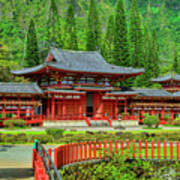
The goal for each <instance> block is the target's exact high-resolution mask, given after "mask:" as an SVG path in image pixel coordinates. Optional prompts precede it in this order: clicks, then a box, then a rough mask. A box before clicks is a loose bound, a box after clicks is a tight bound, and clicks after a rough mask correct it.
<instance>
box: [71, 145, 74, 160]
mask: <svg viewBox="0 0 180 180" xmlns="http://www.w3.org/2000/svg"><path fill="white" fill-rule="evenodd" d="M71 147H72V157H71V159H72V160H71V163H73V162H74V153H75V152H74V143H73V144H72V145H71Z"/></svg>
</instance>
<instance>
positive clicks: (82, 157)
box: [54, 140, 180, 168]
mask: <svg viewBox="0 0 180 180" xmlns="http://www.w3.org/2000/svg"><path fill="white" fill-rule="evenodd" d="M179 150H180V149H179V142H178V141H177V142H172V141H170V142H167V141H164V142H160V141H158V142H154V141H151V142H148V141H145V142H143V141H138V142H136V141H129V140H127V141H115V142H113V141H103V142H101V141H99V142H96V141H94V142H91V141H89V142H80V143H73V144H65V145H61V146H59V147H57V148H55V149H54V163H55V166H56V167H57V168H61V167H62V166H64V165H69V164H71V163H76V162H82V161H87V160H92V159H94V160H97V159H99V160H101V159H106V158H107V156H109V155H111V154H113V153H115V154H117V153H120V155H121V156H123V155H127V156H128V158H131V159H137V158H139V159H151V160H153V159H157V160H158V159H164V160H179V156H180V154H179V153H180V151H179Z"/></svg>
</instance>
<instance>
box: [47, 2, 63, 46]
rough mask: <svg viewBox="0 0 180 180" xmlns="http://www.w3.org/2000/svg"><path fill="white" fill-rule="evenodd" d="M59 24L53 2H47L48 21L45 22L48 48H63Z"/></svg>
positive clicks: (58, 17)
mask: <svg viewBox="0 0 180 180" xmlns="http://www.w3.org/2000/svg"><path fill="white" fill-rule="evenodd" d="M60 27H61V24H60V16H59V13H58V9H57V6H56V3H55V0H49V9H48V20H47V41H48V46H52V45H53V46H57V47H63V44H62V34H61V28H60Z"/></svg>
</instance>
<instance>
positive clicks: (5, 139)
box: [1, 134, 16, 144]
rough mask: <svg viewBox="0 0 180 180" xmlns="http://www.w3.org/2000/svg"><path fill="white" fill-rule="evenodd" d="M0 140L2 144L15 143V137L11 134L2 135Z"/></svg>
mask: <svg viewBox="0 0 180 180" xmlns="http://www.w3.org/2000/svg"><path fill="white" fill-rule="evenodd" d="M1 140H2V142H3V143H12V144H15V143H16V135H11V134H3V135H2V136H1Z"/></svg>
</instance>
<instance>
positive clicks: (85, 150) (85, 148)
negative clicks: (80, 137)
mask: <svg viewBox="0 0 180 180" xmlns="http://www.w3.org/2000/svg"><path fill="white" fill-rule="evenodd" d="M84 159H85V160H87V142H85V143H84Z"/></svg>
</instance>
